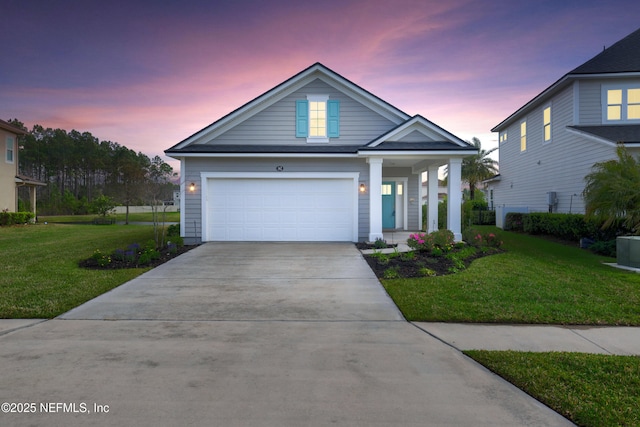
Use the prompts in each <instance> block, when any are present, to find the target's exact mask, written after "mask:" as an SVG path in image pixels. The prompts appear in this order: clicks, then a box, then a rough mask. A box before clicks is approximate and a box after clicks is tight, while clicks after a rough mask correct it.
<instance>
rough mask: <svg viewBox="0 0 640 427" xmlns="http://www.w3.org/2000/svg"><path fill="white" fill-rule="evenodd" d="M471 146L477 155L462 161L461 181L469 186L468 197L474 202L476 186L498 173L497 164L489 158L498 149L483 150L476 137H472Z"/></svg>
mask: <svg viewBox="0 0 640 427" xmlns="http://www.w3.org/2000/svg"><path fill="white" fill-rule="evenodd" d="M471 145H473V146H474V147H475V148H476V149H477V150H478V154H474V155H473V156H469V157H466V158H464V159H463V160H462V172H461V173H462V180H463V181H464V182H467V183H468V184H469V196H470V197H471V200H474V197H475V192H476V187H477V185H478V184H479V183H481V182H482V181H484V180H486V179H489V178H491V177H492V176H494V175H495V174H497V173H498V162H497V161H496V160H494V159H492V158H490V157H489V154H491V153H493V152H494V151H496V150H497V149H498V147H495V148H492V149H491V150H489V151H486V150H483V149H482V147H481V143H480V140H479V139H478V138H476V137H473V139H472V141H471Z"/></svg>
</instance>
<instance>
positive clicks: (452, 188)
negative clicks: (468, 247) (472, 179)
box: [447, 159, 462, 242]
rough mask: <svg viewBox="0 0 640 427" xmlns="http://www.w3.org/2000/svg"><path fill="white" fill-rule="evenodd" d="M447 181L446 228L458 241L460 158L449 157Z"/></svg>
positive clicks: (460, 220)
mask: <svg viewBox="0 0 640 427" xmlns="http://www.w3.org/2000/svg"><path fill="white" fill-rule="evenodd" d="M448 182H449V186H448V188H447V193H448V194H447V200H448V204H447V229H449V230H451V231H452V232H453V236H454V238H455V240H456V242H459V241H461V240H462V228H461V226H462V212H461V211H462V188H461V183H462V159H449V176H448Z"/></svg>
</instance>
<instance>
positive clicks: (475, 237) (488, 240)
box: [463, 229, 502, 248]
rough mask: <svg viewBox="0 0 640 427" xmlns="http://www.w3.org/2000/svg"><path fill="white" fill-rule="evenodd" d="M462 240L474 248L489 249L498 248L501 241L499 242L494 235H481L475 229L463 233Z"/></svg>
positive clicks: (497, 237) (481, 233) (498, 238)
mask: <svg viewBox="0 0 640 427" xmlns="http://www.w3.org/2000/svg"><path fill="white" fill-rule="evenodd" d="M463 238H464V240H465V241H466V242H467V243H468V244H470V245H472V246H475V247H478V248H482V247H491V248H499V247H500V246H502V240H500V236H498V235H497V234H495V233H491V232H490V233H483V232H481V231H478V230H476V229H467V230H465V232H464V233H463Z"/></svg>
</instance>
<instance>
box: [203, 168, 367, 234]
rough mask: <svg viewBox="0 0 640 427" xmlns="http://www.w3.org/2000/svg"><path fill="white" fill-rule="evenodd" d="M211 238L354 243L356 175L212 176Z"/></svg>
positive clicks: (208, 216)
mask: <svg viewBox="0 0 640 427" xmlns="http://www.w3.org/2000/svg"><path fill="white" fill-rule="evenodd" d="M207 193H208V197H207V201H206V208H205V209H206V213H205V215H206V222H207V224H206V228H207V236H206V239H207V240H210V241H353V240H354V239H356V237H357V236H356V235H355V231H354V230H355V227H356V224H355V222H356V220H357V216H356V212H355V209H357V208H356V207H355V200H354V198H355V197H356V190H355V184H354V179H352V178H350V179H344V178H341V179H326V178H306V179H305V178H303V179H301V178H290V179H282V178H209V179H208V181H207Z"/></svg>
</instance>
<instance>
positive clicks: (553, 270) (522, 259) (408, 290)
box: [382, 228, 640, 325]
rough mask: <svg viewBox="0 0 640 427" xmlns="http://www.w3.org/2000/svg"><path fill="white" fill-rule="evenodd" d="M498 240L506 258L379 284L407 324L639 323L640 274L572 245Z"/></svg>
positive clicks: (511, 237)
mask: <svg viewBox="0 0 640 427" xmlns="http://www.w3.org/2000/svg"><path fill="white" fill-rule="evenodd" d="M484 229H485V230H491V229H490V228H484ZM501 236H502V239H503V241H504V245H503V248H504V249H505V250H506V251H507V252H505V253H502V254H498V255H491V256H488V257H484V258H481V259H478V260H475V261H473V263H472V264H471V266H470V267H469V268H468V269H467V270H465V271H463V272H460V273H457V274H452V275H448V276H438V277H424V278H415V279H394V280H383V281H382V283H383V285H384V287H385V288H386V290H387V292H388V293H389V295H390V296H391V297H392V298H393V300H394V301H395V303H396V304H397V305H398V307H399V308H400V310H401V311H402V313H403V314H404V316H405V317H406V318H407V319H408V320H412V321H438V322H482V323H485V322H498V323H543V324H545V323H546V324H590V325H640V274H636V273H633V272H628V271H624V270H619V269H616V268H613V267H610V266H607V265H604V264H603V262H615V260H614V259H610V258H604V257H601V256H597V255H594V254H592V253H590V252H589V251H586V250H582V249H579V248H578V247H577V246H576V247H573V246H567V245H562V244H559V243H554V242H551V241H549V240H545V239H542V238H537V237H532V236H528V235H523V234H517V233H509V232H501Z"/></svg>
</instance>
